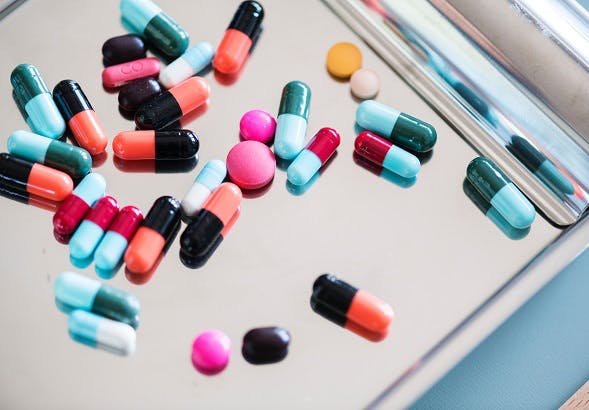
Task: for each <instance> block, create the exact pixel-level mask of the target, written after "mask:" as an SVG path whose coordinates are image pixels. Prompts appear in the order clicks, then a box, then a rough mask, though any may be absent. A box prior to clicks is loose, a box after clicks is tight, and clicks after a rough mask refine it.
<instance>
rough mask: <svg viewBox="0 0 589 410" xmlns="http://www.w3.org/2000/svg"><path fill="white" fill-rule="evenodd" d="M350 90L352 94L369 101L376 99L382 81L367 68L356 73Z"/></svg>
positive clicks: (351, 80) (353, 75)
mask: <svg viewBox="0 0 589 410" xmlns="http://www.w3.org/2000/svg"><path fill="white" fill-rule="evenodd" d="M350 89H351V90H352V94H354V95H355V96H356V97H358V98H359V99H361V100H369V99H371V98H374V97H376V94H378V91H379V90H380V79H379V78H378V74H376V73H375V72H374V71H372V70H369V69H367V68H361V69H359V70H356V71H354V74H352V78H350Z"/></svg>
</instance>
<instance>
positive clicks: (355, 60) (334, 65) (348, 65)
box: [325, 43, 362, 79]
mask: <svg viewBox="0 0 589 410" xmlns="http://www.w3.org/2000/svg"><path fill="white" fill-rule="evenodd" d="M325 64H326V66H327V71H329V73H330V74H331V75H333V76H334V77H337V78H342V79H346V78H350V76H351V75H352V74H353V73H354V71H356V70H357V69H359V68H360V67H362V53H361V52H360V49H359V48H358V47H356V46H355V45H353V44H352V43H337V44H335V45H333V46H332V47H331V48H330V49H329V51H328V52H327V62H326V63H325Z"/></svg>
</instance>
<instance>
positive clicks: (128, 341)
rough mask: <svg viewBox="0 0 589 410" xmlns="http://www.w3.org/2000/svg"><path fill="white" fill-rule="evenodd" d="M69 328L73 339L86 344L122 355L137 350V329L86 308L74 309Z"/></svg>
mask: <svg viewBox="0 0 589 410" xmlns="http://www.w3.org/2000/svg"><path fill="white" fill-rule="evenodd" d="M68 330H69V334H70V337H71V338H72V339H73V340H75V341H76V342H78V343H82V344H84V345H86V346H90V347H94V348H98V349H102V350H105V351H107V352H110V353H115V354H118V355H121V356H128V355H130V354H132V353H133V352H134V351H135V343H136V339H137V336H136V334H135V329H133V328H132V327H131V326H129V325H128V324H126V323H121V322H117V321H114V320H110V319H106V318H104V317H102V316H99V315H96V314H94V313H90V312H86V311H84V310H74V311H73V312H71V313H70V314H69V318H68Z"/></svg>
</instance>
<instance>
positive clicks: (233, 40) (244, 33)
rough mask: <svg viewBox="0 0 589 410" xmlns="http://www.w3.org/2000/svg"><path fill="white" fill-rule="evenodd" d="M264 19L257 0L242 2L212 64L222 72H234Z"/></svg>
mask: <svg viewBox="0 0 589 410" xmlns="http://www.w3.org/2000/svg"><path fill="white" fill-rule="evenodd" d="M263 19H264V8H263V7H262V5H261V4H260V3H258V2H257V1H244V2H242V3H241V4H240V5H239V7H238V8H237V11H236V12H235V14H234V15H233V18H232V19H231V23H229V27H227V30H226V31H225V35H224V36H223V39H222V40H221V43H220V44H219V46H218V47H217V52H216V53H215V58H214V59H213V66H214V67H215V69H216V70H218V71H220V72H221V73H223V74H234V73H236V72H237V71H239V69H240V68H241V66H243V63H244V62H245V60H246V58H247V56H248V53H249V51H250V49H251V47H252V44H253V38H254V35H255V34H256V32H257V31H258V29H259V28H260V25H261V24H262V20H263Z"/></svg>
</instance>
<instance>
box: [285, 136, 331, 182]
mask: <svg viewBox="0 0 589 410" xmlns="http://www.w3.org/2000/svg"><path fill="white" fill-rule="evenodd" d="M339 144H340V136H339V134H338V133H337V131H336V130H334V129H333V128H321V129H320V130H319V131H317V134H315V136H314V137H313V138H311V140H310V141H309V143H308V144H307V147H306V148H305V149H304V150H303V151H301V153H300V154H299V155H298V156H297V157H296V158H295V160H294V161H293V162H292V164H290V165H289V167H288V169H287V170H286V177H287V179H288V180H289V182H290V183H291V184H294V185H305V184H306V183H307V182H309V180H310V179H311V178H312V177H313V175H315V174H316V173H317V171H319V168H321V167H322V166H323V164H325V163H326V162H327V160H329V158H330V157H331V156H332V155H333V154H334V153H335V150H336V149H337V147H338V146H339Z"/></svg>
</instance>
